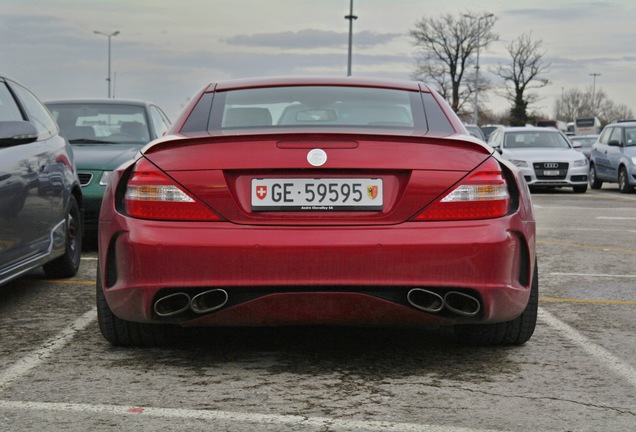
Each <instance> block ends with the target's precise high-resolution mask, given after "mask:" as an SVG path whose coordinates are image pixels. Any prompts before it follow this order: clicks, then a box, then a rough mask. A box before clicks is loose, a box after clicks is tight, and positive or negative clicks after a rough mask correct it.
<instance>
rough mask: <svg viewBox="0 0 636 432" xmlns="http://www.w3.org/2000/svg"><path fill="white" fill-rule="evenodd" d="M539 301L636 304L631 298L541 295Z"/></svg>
mask: <svg viewBox="0 0 636 432" xmlns="http://www.w3.org/2000/svg"><path fill="white" fill-rule="evenodd" d="M539 301H545V302H559V303H593V304H611V305H636V301H631V300H591V299H575V298H556V297H539Z"/></svg>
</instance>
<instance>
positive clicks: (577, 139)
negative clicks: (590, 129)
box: [568, 135, 598, 160]
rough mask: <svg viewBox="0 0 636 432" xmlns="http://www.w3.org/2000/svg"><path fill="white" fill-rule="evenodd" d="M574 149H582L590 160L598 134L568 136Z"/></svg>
mask: <svg viewBox="0 0 636 432" xmlns="http://www.w3.org/2000/svg"><path fill="white" fill-rule="evenodd" d="M568 138H569V139H570V142H571V143H572V147H574V150H577V151H580V152H581V153H583V154H584V155H585V157H586V158H588V160H589V159H590V154H591V153H592V146H593V145H594V143H595V142H596V140H598V135H572V136H569V137H568Z"/></svg>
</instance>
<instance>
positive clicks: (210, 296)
mask: <svg viewBox="0 0 636 432" xmlns="http://www.w3.org/2000/svg"><path fill="white" fill-rule="evenodd" d="M227 299H228V295H227V292H226V291H225V290H222V289H212V290H209V291H204V292H202V293H201V294H197V295H195V296H194V297H192V301H191V302H190V308H192V311H193V312H195V313H198V314H204V313H208V312H212V311H215V310H217V309H220V308H222V307H223V306H225V303H227Z"/></svg>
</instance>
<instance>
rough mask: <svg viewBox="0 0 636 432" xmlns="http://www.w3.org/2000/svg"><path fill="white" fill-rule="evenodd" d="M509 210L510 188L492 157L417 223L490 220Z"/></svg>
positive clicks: (437, 202)
mask: <svg viewBox="0 0 636 432" xmlns="http://www.w3.org/2000/svg"><path fill="white" fill-rule="evenodd" d="M509 207H510V194H509V193H508V185H507V184H506V180H505V178H504V177H503V175H502V172H501V168H500V166H499V163H498V162H497V161H496V160H495V159H492V158H490V159H488V160H487V161H486V162H484V163H483V164H482V165H481V166H480V167H479V168H477V170H476V171H475V172H473V173H472V174H470V175H469V176H467V177H466V178H465V179H464V180H462V181H461V182H460V184H459V185H458V186H457V187H455V188H454V189H453V190H451V191H450V192H449V193H447V194H446V195H444V196H442V197H441V198H439V199H437V200H436V201H434V202H433V203H432V204H431V205H429V206H428V207H426V208H425V209H424V210H422V211H421V212H420V213H418V214H417V215H416V216H415V217H414V218H413V220H416V221H443V220H470V219H490V218H496V217H501V216H505V215H506V214H508V209H509Z"/></svg>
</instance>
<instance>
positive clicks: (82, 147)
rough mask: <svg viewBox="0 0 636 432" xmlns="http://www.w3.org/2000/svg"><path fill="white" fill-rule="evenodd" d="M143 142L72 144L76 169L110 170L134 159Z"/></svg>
mask: <svg viewBox="0 0 636 432" xmlns="http://www.w3.org/2000/svg"><path fill="white" fill-rule="evenodd" d="M143 146H144V144H73V145H72V147H73V154H74V155H75V164H76V166H77V169H80V170H81V169H85V170H96V169H97V170H102V171H112V170H114V169H115V168H117V167H118V166H119V165H121V164H122V163H124V162H126V161H129V160H131V159H134V157H135V155H136V154H137V152H138V151H139V150H141V149H142V148H143Z"/></svg>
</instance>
